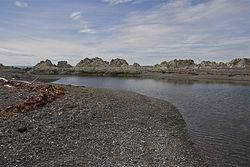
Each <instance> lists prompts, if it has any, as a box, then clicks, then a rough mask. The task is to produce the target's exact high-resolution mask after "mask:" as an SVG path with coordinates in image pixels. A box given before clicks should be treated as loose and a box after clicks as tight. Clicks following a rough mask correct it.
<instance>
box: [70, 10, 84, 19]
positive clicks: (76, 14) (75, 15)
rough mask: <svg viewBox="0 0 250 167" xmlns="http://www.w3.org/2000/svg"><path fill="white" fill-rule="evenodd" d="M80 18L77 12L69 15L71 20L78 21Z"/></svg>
mask: <svg viewBox="0 0 250 167" xmlns="http://www.w3.org/2000/svg"><path fill="white" fill-rule="evenodd" d="M81 17H82V13H81V12H79V11H76V12H73V13H72V14H71V15H70V18H72V19H73V20H78V19H80V18H81Z"/></svg>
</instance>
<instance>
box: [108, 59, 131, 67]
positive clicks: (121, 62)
mask: <svg viewBox="0 0 250 167" xmlns="http://www.w3.org/2000/svg"><path fill="white" fill-rule="evenodd" d="M128 65H129V64H128V63H127V61H126V60H124V59H119V58H117V59H112V60H111V62H110V67H126V66H128Z"/></svg>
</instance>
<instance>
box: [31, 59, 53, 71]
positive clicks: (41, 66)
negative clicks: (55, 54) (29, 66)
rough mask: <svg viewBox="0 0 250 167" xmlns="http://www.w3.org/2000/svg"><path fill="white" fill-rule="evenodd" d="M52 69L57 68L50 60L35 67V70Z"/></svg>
mask: <svg viewBox="0 0 250 167" xmlns="http://www.w3.org/2000/svg"><path fill="white" fill-rule="evenodd" d="M50 67H56V66H55V65H54V64H52V62H51V61H50V60H48V59H47V60H45V61H41V62H40V63H38V64H36V65H35V66H34V68H35V69H45V68H50Z"/></svg>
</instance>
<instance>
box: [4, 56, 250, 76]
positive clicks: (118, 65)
mask: <svg viewBox="0 0 250 167" xmlns="http://www.w3.org/2000/svg"><path fill="white" fill-rule="evenodd" d="M0 67H1V66H0ZM249 70H250V59H249V58H241V59H234V60H232V61H230V62H229V63H223V62H220V63H217V62H214V61H202V62H201V63H199V64H195V63H194V61H193V60H191V59H187V60H177V59H175V60H171V61H163V62H161V63H160V64H156V65H154V66H147V67H145V66H143V67H142V66H141V65H140V64H138V63H134V64H133V65H129V64H128V63H127V61H126V60H124V59H120V58H116V59H112V60H111V61H110V62H107V61H104V60H103V59H101V58H99V57H95V58H85V59H83V60H81V61H80V62H79V63H78V64H77V65H76V66H75V67H72V66H71V65H70V64H68V63H67V61H59V62H58V64H57V65H54V64H52V62H51V61H50V60H46V61H41V62H40V63H38V64H37V65H35V66H34V67H33V68H32V69H31V70H30V72H31V73H34V74H92V75H113V74H114V75H120V74H122V75H127V74H128V75H130V74H132V75H133V74H140V73H146V72H159V73H179V74H193V75H199V74H214V75H237V74H239V73H241V72H243V73H244V74H248V73H249V72H248V71H249Z"/></svg>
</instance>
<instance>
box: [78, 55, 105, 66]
mask: <svg viewBox="0 0 250 167" xmlns="http://www.w3.org/2000/svg"><path fill="white" fill-rule="evenodd" d="M108 65H109V62H107V61H103V60H102V59H101V58H99V57H95V58H92V59H89V58H85V59H83V60H81V61H80V62H79V63H78V64H77V65H76V67H106V66H108Z"/></svg>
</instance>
